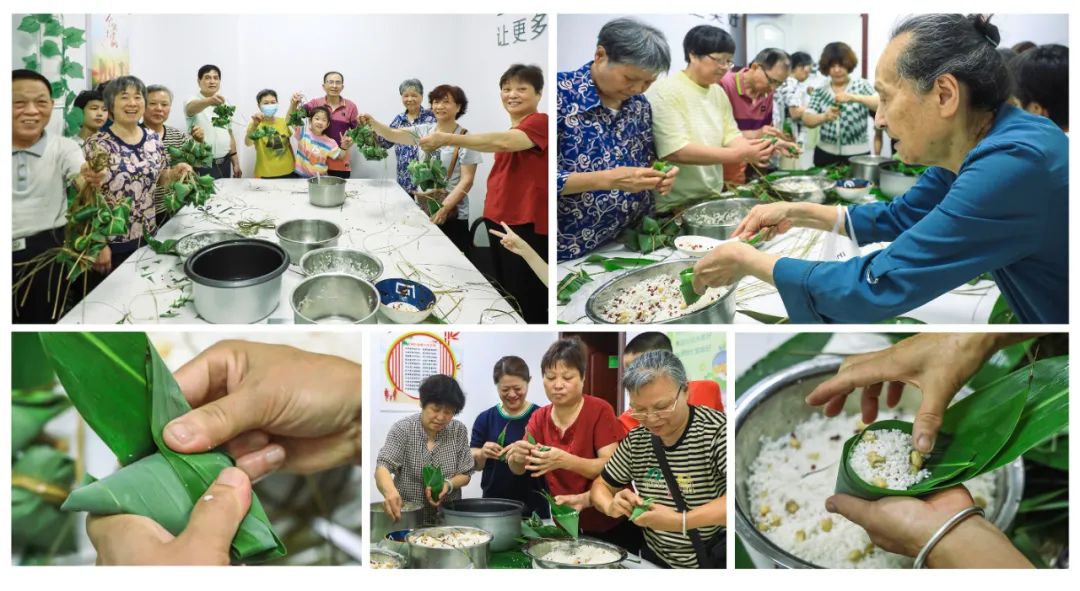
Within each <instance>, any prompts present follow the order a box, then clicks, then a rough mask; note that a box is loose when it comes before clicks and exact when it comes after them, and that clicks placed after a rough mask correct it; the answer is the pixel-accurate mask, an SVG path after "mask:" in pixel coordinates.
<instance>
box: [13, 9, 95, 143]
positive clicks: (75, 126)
mask: <svg viewBox="0 0 1080 591" xmlns="http://www.w3.org/2000/svg"><path fill="white" fill-rule="evenodd" d="M16 30H18V31H22V32H23V33H27V34H29V35H36V36H37V40H38V47H37V50H36V51H34V52H33V53H30V54H28V55H24V56H23V57H22V62H23V66H24V67H25V68H26V69H27V70H33V71H35V72H39V73H40V72H41V69H42V65H43V61H44V60H46V59H55V58H59V59H60V67H59V72H60V78H59V79H58V80H56V81H55V82H53V83H52V98H53V100H59V99H60V98H63V99H64V135H65V136H67V137H72V136H74V135H77V134H78V133H79V129H80V128H81V127H82V123H83V110H82V109H79V108H76V107H75V106H74V104H75V97H76V95H77V90H78V89H76V88H72V85H71V82H70V81H71V80H75V79H78V80H82V79H84V78H86V74H85V72H84V70H85V66H83V65H82V64H80V63H78V62H76V61H73V60H72V59H70V58H69V57H67V51H68V50H69V49H78V48H80V47H82V46H83V45H85V44H86V37H85V36H84V35H85V34H86V30H85V29H80V28H77V27H65V26H64V22H63V17H62V16H60V15H57V14H30V15H27V16H24V17H23V18H22V21H20V22H19V26H18V27H17V28H16Z"/></svg>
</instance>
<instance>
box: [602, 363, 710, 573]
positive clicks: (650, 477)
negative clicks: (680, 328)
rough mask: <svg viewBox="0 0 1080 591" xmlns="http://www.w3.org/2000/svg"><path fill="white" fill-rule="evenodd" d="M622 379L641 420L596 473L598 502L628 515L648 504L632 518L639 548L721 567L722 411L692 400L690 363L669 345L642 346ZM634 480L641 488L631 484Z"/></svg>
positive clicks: (670, 559) (649, 554)
mask: <svg viewBox="0 0 1080 591" xmlns="http://www.w3.org/2000/svg"><path fill="white" fill-rule="evenodd" d="M623 385H624V386H625V387H626V391H627V392H628V393H629V395H630V406H631V408H632V409H633V416H634V418H636V419H637V420H639V421H641V426H640V427H638V428H636V429H634V430H632V431H630V434H629V435H627V436H626V439H623V440H622V442H620V443H619V447H618V448H617V449H616V450H615V453H614V454H613V455H612V456H611V459H609V460H608V462H607V465H605V466H604V471H603V472H602V473H601V475H600V478H597V479H596V480H594V481H593V484H592V491H591V496H590V498H591V501H592V504H593V506H594V507H596V508H598V509H599V510H601V511H603V512H604V513H606V514H607V515H610V516H612V517H621V516H628V517H629V516H631V515H632V514H633V512H634V509H635V508H638V507H645V509H646V511H645V512H644V513H642V514H641V515H640V516H639V517H637V519H635V520H633V523H634V524H635V525H637V526H638V527H641V528H643V529H644V530H645V543H646V545H645V548H643V549H642V556H643V557H644V558H646V559H648V560H649V561H651V562H655V563H657V564H659V565H661V566H668V567H673V568H723V565H724V536H725V532H724V525H725V524H726V523H727V496H726V492H725V491H726V490H727V471H726V468H725V466H726V464H727V444H726V429H727V426H726V425H727V421H726V419H725V418H724V413H722V412H720V411H716V410H713V409H711V408H708V407H704V406H691V405H689V404H688V403H687V400H686V396H685V393H686V391H687V389H688V381H687V379H686V369H685V368H684V367H683V364H682V362H681V361H679V358H678V357H676V356H675V354H674V353H671V352H670V351H649V352H647V353H643V354H642V355H641V356H639V357H638V358H637V359H635V360H634V362H633V363H631V364H630V367H629V368H628V369H627V371H626V375H625V376H624V377H623ZM631 483H632V484H633V485H634V487H635V489H636V491H637V492H634V490H631V489H629V488H626V487H627V486H629V485H630V484H631ZM646 497H647V498H650V499H651V502H649V503H648V504H646V501H645V500H644V498H646Z"/></svg>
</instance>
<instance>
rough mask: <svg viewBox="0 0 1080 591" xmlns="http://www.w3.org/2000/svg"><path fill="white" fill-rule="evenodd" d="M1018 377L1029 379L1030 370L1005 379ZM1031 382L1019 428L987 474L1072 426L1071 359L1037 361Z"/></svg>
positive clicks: (1020, 371)
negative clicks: (1070, 412)
mask: <svg viewBox="0 0 1080 591" xmlns="http://www.w3.org/2000/svg"><path fill="white" fill-rule="evenodd" d="M1016 374H1021V376H1022V377H1024V378H1026V377H1027V376H1028V368H1022V369H1020V370H1017V371H1016V372H1013V373H1012V374H1010V375H1009V376H1006V377H1005V378H1002V379H1003V380H1004V379H1009V378H1010V377H1012V376H1014V375H1016ZM1031 381H1032V384H1031V395H1030V396H1029V397H1028V399H1027V401H1026V404H1025V406H1024V411H1023V413H1022V414H1021V415H1020V420H1019V422H1018V423H1017V425H1016V429H1015V430H1014V431H1013V434H1012V436H1011V437H1010V438H1009V441H1008V442H1007V443H1006V444H1005V446H1004V447H1003V448H1002V449H1001V450H1000V451H999V453H998V455H997V457H995V458H994V460H993V462H991V463H990V465H989V466H988V467H987V468H986V470H987V471H989V470H994V469H995V468H1000V467H1001V466H1004V465H1005V464H1008V463H1009V462H1012V461H1013V460H1015V459H1016V458H1018V457H1020V456H1021V455H1023V454H1024V453H1026V452H1027V451H1028V450H1029V449H1031V448H1033V447H1035V446H1037V445H1039V444H1040V443H1042V442H1044V441H1046V440H1047V439H1049V438H1050V437H1053V436H1054V435H1056V434H1058V433H1061V432H1063V431H1064V430H1065V429H1066V428H1067V427H1068V425H1069V356H1068V355H1062V356H1060V357H1054V358H1051V359H1042V360H1039V361H1036V362H1035V364H1034V374H1033V375H1032V376H1031Z"/></svg>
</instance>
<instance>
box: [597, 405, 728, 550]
mask: <svg viewBox="0 0 1080 591" xmlns="http://www.w3.org/2000/svg"><path fill="white" fill-rule="evenodd" d="M652 437H653V435H652V433H650V432H649V430H648V429H646V428H645V427H638V428H636V429H634V430H632V431H630V434H629V435H627V436H626V439H623V441H622V443H620V444H619V447H618V448H617V449H616V450H615V454H614V455H612V456H611V459H610V460H608V463H607V465H606V466H604V471H603V473H601V478H603V479H604V481H605V482H607V483H608V484H610V485H611V486H613V487H616V488H622V487H625V486H627V485H629V484H630V483H631V482H632V483H634V486H635V487H636V488H637V491H638V494H639V495H641V496H646V497H651V498H652V499H653V502H655V503H659V504H661V505H663V506H665V507H670V508H671V509H673V510H677V509H676V508H675V500H674V497H673V496H672V494H671V490H670V489H669V488H668V485H667V480H666V479H665V478H664V473H663V471H662V470H661V468H660V462H659V460H658V459H657V457H656V452H655V451H654V449H653V444H652ZM664 455H665V456H666V457H667V461H668V464H669V465H670V466H671V472H672V474H673V476H674V477H675V481H676V482H677V483H678V486H679V491H680V492H681V493H682V497H683V500H684V501H685V502H686V504H687V506H688V507H689V508H690V509H691V510H693V509H696V508H698V507H700V506H702V505H705V504H706V503H709V502H711V501H714V500H716V499H718V498H720V497H722V496H724V495H725V494H726V492H727V421H726V419H725V417H724V413H722V412H719V411H716V410H713V409H711V408H707V407H703V406H691V407H690V420H689V422H688V423H687V426H686V431H685V432H683V435H682V437H681V438H679V440H678V441H676V442H675V445H673V446H671V447H665V448H664ZM719 531H720V527H719V526H708V527H702V528H698V532H700V534H701V537H702V538H703V539H705V540H708V539H710V538H711V537H713V536H715V535H716V534H717V533H718V532H719ZM645 542H646V543H647V544H648V545H649V548H651V549H652V550H653V551H654V552H656V553H657V554H658V555H659V556H660V557H661V558H662V559H664V562H666V563H668V564H670V565H671V566H674V567H677V568H697V567H698V562H697V555H696V554H695V553H694V546H693V543H692V542H691V541H690V536H689V535H683V533H682V532H681V531H656V530H653V529H649V528H645Z"/></svg>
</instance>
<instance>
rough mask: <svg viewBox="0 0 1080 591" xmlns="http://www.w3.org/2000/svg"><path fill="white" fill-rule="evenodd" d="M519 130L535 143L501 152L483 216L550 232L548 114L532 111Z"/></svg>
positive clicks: (497, 157)
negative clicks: (525, 147)
mask: <svg viewBox="0 0 1080 591" xmlns="http://www.w3.org/2000/svg"><path fill="white" fill-rule="evenodd" d="M515 129H518V130H520V131H522V132H523V133H525V135H527V136H528V137H529V141H531V142H532V143H533V144H535V145H534V146H533V147H532V148H529V149H528V150H522V151H520V152H498V153H496V154H495V164H493V165H492V167H491V172H489V173H488V186H487V196H486V197H485V198H484V217H485V218H487V219H489V220H491V221H493V222H495V223H499V222H506V223H507V224H508V225H511V226H517V225H520V224H533V225H534V227H535V230H536V233H537V234H543V235H547V233H548V206H547V204H548V161H547V160H548V158H547V155H548V149H547V148H548V116H547V113H532V114H531V115H528V116H526V117H525V118H524V119H522V120H521V122H519V123H518V125H517V127H516V128H515Z"/></svg>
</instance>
